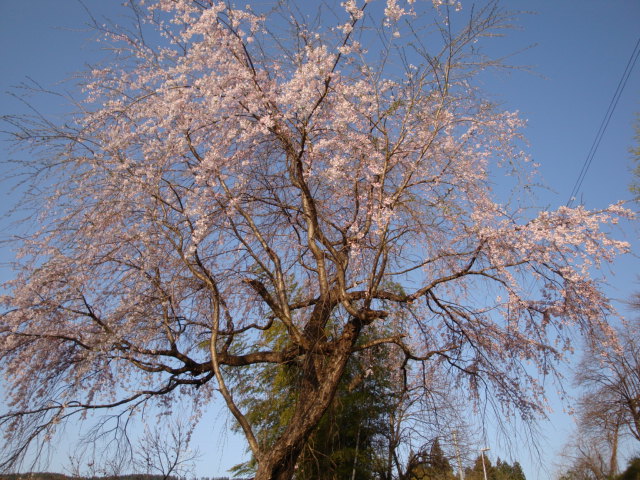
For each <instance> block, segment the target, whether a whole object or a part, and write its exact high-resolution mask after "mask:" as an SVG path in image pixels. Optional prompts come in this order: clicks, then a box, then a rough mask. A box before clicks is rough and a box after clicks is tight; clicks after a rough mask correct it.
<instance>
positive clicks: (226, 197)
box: [0, 0, 627, 480]
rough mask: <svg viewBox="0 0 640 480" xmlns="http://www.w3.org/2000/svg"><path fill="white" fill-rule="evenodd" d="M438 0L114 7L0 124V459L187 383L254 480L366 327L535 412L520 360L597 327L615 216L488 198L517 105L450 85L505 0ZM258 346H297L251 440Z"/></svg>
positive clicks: (292, 440)
mask: <svg viewBox="0 0 640 480" xmlns="http://www.w3.org/2000/svg"><path fill="white" fill-rule="evenodd" d="M329 3H330V2H329ZM458 7H461V6H460V5H458V4H454V3H453V2H448V1H438V0H434V1H433V2H430V1H423V2H413V1H406V2H404V1H400V0H387V1H386V3H385V2H382V1H379V2H376V1H369V0H367V1H356V0H347V1H345V2H343V3H341V4H340V5H338V3H335V4H331V3H330V5H328V6H327V5H324V4H322V5H321V6H319V7H318V10H317V12H316V13H317V14H313V15H310V14H308V13H304V8H303V5H302V2H301V3H300V4H296V3H295V2H293V1H291V2H277V3H275V2H274V5H271V6H264V5H263V4H262V3H260V5H256V6H255V7H252V6H248V7H247V8H236V7H234V6H233V5H231V4H230V3H227V2H223V1H219V2H218V1H213V0H149V1H146V2H139V3H137V2H132V11H133V13H134V22H133V25H132V28H131V29H129V30H120V31H112V30H109V29H108V28H106V27H105V31H104V34H105V36H106V37H107V40H108V42H109V45H110V46H111V48H113V52H114V58H113V60H112V61H111V62H109V63H106V64H105V65H102V66H96V67H94V68H92V69H91V70H90V71H89V72H87V73H86V76H85V78H84V83H83V85H82V87H83V90H82V91H83V94H84V102H82V103H80V104H79V105H78V108H77V113H76V114H75V115H74V116H72V117H71V118H70V119H68V121H67V122H65V123H63V124H56V123H53V122H51V121H48V120H47V119H46V118H44V117H42V116H37V115H36V116H33V117H23V118H14V117H7V118H5V120H7V121H8V122H9V123H10V124H11V125H13V126H14V129H13V134H14V138H15V139H16V140H17V141H18V142H20V143H21V144H22V145H24V146H25V147H28V148H32V149H33V150H32V151H33V152H35V153H34V156H33V159H32V160H31V161H30V162H28V165H26V166H24V168H25V171H26V172H28V173H32V177H31V180H32V181H33V182H32V183H31V185H32V190H30V193H31V195H30V196H29V195H28V196H27V198H26V199H25V203H24V204H23V207H24V208H27V207H28V206H29V205H31V206H32V207H33V209H34V212H35V213H34V214H35V215H37V218H38V219H39V222H40V224H41V228H39V229H35V230H34V231H31V232H30V233H29V234H28V235H26V236H21V238H20V239H18V240H17V242H18V246H19V248H20V255H21V256H20V258H19V261H18V262H17V263H16V265H15V267H16V273H15V276H14V278H13V279H12V280H10V281H9V282H7V283H6V284H5V285H4V289H5V291H6V292H8V293H6V294H5V295H4V296H3V297H2V304H3V305H4V312H3V313H2V316H1V317H0V368H1V369H2V370H3V372H4V374H5V378H6V379H7V382H6V390H7V396H8V399H9V406H8V409H6V410H5V411H3V413H2V414H1V416H0V425H1V426H2V428H3V429H4V432H5V434H6V438H7V442H8V443H7V445H6V447H5V449H4V450H3V454H2V455H3V460H2V462H3V463H2V464H3V465H5V466H6V465H10V464H12V463H15V462H16V461H18V460H20V458H22V457H23V456H24V454H25V453H26V452H27V448H28V445H29V444H30V443H32V442H34V441H35V442H37V441H48V440H49V439H50V438H51V435H53V433H54V432H55V429H56V426H57V425H59V424H60V423H62V422H64V421H65V420H66V419H68V418H70V417H72V416H77V415H81V414H83V413H85V412H87V411H98V412H100V411H109V412H112V411H115V413H114V416H111V417H108V418H111V419H114V418H115V419H119V418H121V415H130V414H132V413H134V412H136V411H138V410H140V409H141V408H143V407H144V406H145V405H147V404H149V403H153V404H155V405H157V406H158V407H159V408H161V409H163V410H164V411H166V412H170V411H171V408H172V405H173V404H174V402H177V401H185V400H188V401H190V402H192V404H193V409H192V411H193V416H192V418H191V420H190V421H191V422H192V424H195V423H196V422H197V421H198V418H199V415H200V413H201V412H202V410H203V409H205V408H207V406H208V405H209V404H210V402H211V401H212V397H213V396H214V395H216V394H218V393H220V395H221V396H222V397H223V398H224V400H225V403H226V405H227V407H228V409H229V411H230V413H231V414H232V415H233V416H234V417H235V419H236V421H237V423H238V425H239V426H240V428H241V430H242V432H243V433H244V435H245V437H246V439H247V442H248V445H249V447H250V449H251V451H252V454H253V456H254V458H255V459H256V462H257V471H256V477H255V478H256V480H266V479H289V478H291V476H292V475H293V472H294V471H295V468H296V465H297V461H298V459H299V457H300V455H301V453H302V451H303V450H304V448H305V445H306V444H307V441H308V439H309V438H310V436H311V435H312V432H313V431H314V430H315V429H316V428H317V427H318V425H319V423H320V421H321V419H322V418H323V415H324V414H325V412H326V411H327V409H328V408H330V406H331V404H332V402H333V400H334V398H335V396H336V391H337V390H338V387H339V385H340V382H341V380H342V379H343V377H344V375H345V372H347V371H348V367H347V366H348V363H349V360H350V359H351V358H353V357H354V355H356V354H358V355H360V354H361V355H363V356H365V357H366V355H371V354H372V353H371V352H373V351H374V349H375V348H377V347H379V346H380V345H387V346H389V348H391V349H394V350H395V351H396V352H397V353H398V358H399V359H400V360H399V361H398V362H396V364H395V367H394V369H393V370H392V371H390V373H389V375H395V376H396V378H397V379H399V380H401V381H402V382H403V383H404V384H405V385H407V386H410V387H412V388H420V389H421V390H420V391H421V392H422V394H423V395H425V396H426V395H428V394H429V392H430V384H429V382H430V379H432V378H434V377H437V378H438V379H439V380H440V381H444V382H446V384H447V385H448V387H449V389H450V390H456V391H458V392H459V394H460V395H465V396H467V397H468V398H469V399H470V401H471V402H472V403H473V402H477V401H480V400H482V398H483V395H484V393H485V392H486V391H491V392H492V396H491V398H495V399H496V402H497V404H496V405H495V406H496V408H502V407H498V405H501V406H503V407H504V408H505V411H517V412H519V414H520V415H521V417H522V418H523V419H524V420H525V421H532V420H533V419H535V418H536V416H537V415H539V414H541V413H542V412H543V400H544V391H543V389H542V387H541V386H540V383H538V382H537V381H536V376H537V375H538V374H540V375H547V374H550V373H551V372H552V371H553V368H554V365H556V364H557V362H558V361H560V360H561V359H562V358H563V352H564V351H565V350H570V349H571V338H572V334H573V332H574V327H577V328H579V329H581V330H582V331H583V332H584V333H586V334H587V335H596V334H598V332H605V333H606V332H607V331H608V328H609V327H608V325H607V323H606V320H605V317H606V314H607V313H608V311H609V309H610V306H609V302H608V300H607V298H606V297H605V296H604V295H603V293H602V292H601V290H600V287H599V284H598V280H597V277H594V275H595V274H596V269H597V267H599V266H600V265H601V264H602V263H603V262H609V261H611V260H612V259H613V258H614V256H615V255H617V254H618V253H620V252H623V251H625V250H626V249H627V245H626V244H625V243H624V242H619V241H616V240H614V239H612V238H610V237H609V236H608V235H607V234H606V232H605V231H604V230H603V228H602V226H603V225H605V224H608V223H611V222H615V220H616V218H617V217H618V216H620V215H625V214H626V213H625V210H624V209H622V208H621V207H620V206H618V205H613V206H611V207H608V208H606V209H603V210H600V211H588V210H586V209H584V208H582V207H577V208H567V207H561V208H559V209H557V210H553V211H551V210H543V211H536V210H535V209H530V208H527V207H528V206H529V204H528V203H526V202H527V197H526V196H524V195H521V194H520V193H521V192H520V193H518V192H515V193H514V194H513V195H511V196H509V198H511V199H513V200H508V199H507V198H506V197H507V196H506V195H499V194H498V193H496V192H494V187H493V186H494V184H495V181H496V179H499V178H504V177H503V176H504V175H510V176H511V177H510V178H513V177H517V178H521V180H522V181H523V182H524V183H527V181H528V180H527V179H528V175H529V172H530V170H531V169H532V166H531V164H530V162H529V161H528V159H527V158H526V155H525V154H524V153H523V152H522V143H521V132H520V130H521V128H522V126H523V121H522V120H521V119H520V118H519V117H518V115H517V114H516V113H514V112H505V111H501V110H500V109H499V108H497V107H496V106H495V105H493V104H491V103H490V102H488V101H487V100H486V99H485V98H484V97H483V96H482V94H481V92H480V91H479V90H478V89H477V88H476V86H475V85H474V79H475V77H476V75H477V74H478V73H479V72H481V71H482V70H483V69H485V68H489V67H492V66H494V65H496V63H497V62H494V61H492V60H490V59H487V58H486V57H483V56H482V55H481V50H479V48H478V47H479V45H481V43H482V42H480V44H478V45H477V44H476V42H478V41H481V40H482V39H483V37H487V36H492V35H494V33H495V32H497V31H500V30H501V29H502V28H503V27H505V26H506V25H508V24H509V22H510V21H511V19H512V17H511V15H510V14H508V13H507V12H505V11H504V10H502V9H501V8H500V7H499V6H498V5H497V4H496V3H494V2H488V3H485V4H483V5H479V6H476V7H474V8H467V9H466V10H465V9H464V8H458ZM156 41H157V43H156ZM515 184H516V185H518V182H515ZM43 192H45V193H43ZM29 201H31V202H32V203H31V204H29V203H27V202H29ZM605 230H606V229H605ZM276 330H277V331H278V332H283V335H285V338H284V339H283V341H281V342H279V343H278V344H277V345H273V344H272V342H271V341H270V338H271V339H272V338H273V335H272V333H271V332H273V331H276ZM602 338H607V336H606V335H603V336H602ZM274 365H295V366H296V367H295V369H292V371H294V372H295V375H296V379H295V385H296V391H295V392H294V393H295V395H294V404H293V407H292V408H291V409H290V411H289V412H288V414H287V416H286V418H282V419H281V420H280V424H279V425H278V427H279V428H278V434H277V435H276V436H275V437H274V436H270V435H266V436H265V435H262V434H261V433H260V432H261V428H263V424H262V423H261V422H259V421H258V422H255V421H253V419H252V418H251V415H248V414H247V412H246V410H244V409H243V406H242V392H243V388H241V387H242V386H243V385H247V384H249V385H250V384H251V382H257V381H260V378H261V377H260V374H259V373H258V374H256V372H260V371H264V372H266V371H269V369H271V368H273V366H274ZM425 371H429V372H435V371H437V372H438V373H437V375H430V374H429V375H426V374H425ZM245 391H246V390H245ZM125 423H126V422H125Z"/></svg>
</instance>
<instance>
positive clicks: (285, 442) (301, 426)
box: [254, 323, 360, 480]
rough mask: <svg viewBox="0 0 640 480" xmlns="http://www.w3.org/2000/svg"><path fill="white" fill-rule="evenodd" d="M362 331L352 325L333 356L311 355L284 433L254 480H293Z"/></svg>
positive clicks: (263, 459)
mask: <svg viewBox="0 0 640 480" xmlns="http://www.w3.org/2000/svg"><path fill="white" fill-rule="evenodd" d="M359 333H360V327H359V326H357V325H354V324H353V323H349V324H348V325H347V326H346V327H345V331H344V333H343V335H342V336H341V338H340V340H339V341H338V344H337V347H336V348H335V350H334V351H333V352H331V353H330V354H320V353H319V354H313V353H310V354H308V355H307V357H306V358H305V362H304V366H303V381H302V391H301V392H300V396H299V397H298V402H297V405H296V408H295V411H294V413H293V415H292V417H291V420H290V422H289V425H288V426H287V428H286V429H285V431H284V433H283V434H282V435H281V436H280V437H279V438H278V439H277V440H276V441H275V443H274V444H273V445H272V446H271V447H270V448H269V450H268V451H266V452H263V453H262V455H261V456H260V458H259V459H258V470H257V472H256V476H255V477H254V480H290V479H291V478H292V477H293V474H294V472H295V468H296V463H297V460H298V457H299V456H300V453H301V452H302V449H303V448H304V446H305V444H306V442H307V440H308V438H309V436H310V435H311V433H312V432H313V430H314V429H315V428H316V426H317V425H318V423H319V422H320V419H321V418H322V416H323V415H324V412H325V411H326V410H327V408H328V407H329V405H330V404H331V402H332V400H333V397H334V395H335V393H336V390H337V388H338V384H339V382H340V378H341V377H342V374H343V372H344V369H345V366H346V364H347V361H348V360H349V357H350V355H351V349H352V347H353V345H354V344H355V342H356V340H357V338H358V335H359Z"/></svg>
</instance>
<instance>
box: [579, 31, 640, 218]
mask: <svg viewBox="0 0 640 480" xmlns="http://www.w3.org/2000/svg"><path fill="white" fill-rule="evenodd" d="M638 56H640V38H638V41H637V42H636V46H635V48H634V49H633V53H631V57H629V61H628V62H627V66H626V67H625V69H624V72H623V73H622V77H621V78H620V81H619V82H618V86H617V88H616V91H615V93H614V94H613V98H612V99H611V101H610V102H609V107H608V108H607V111H606V113H605V114H604V118H603V119H602V122H601V123H600V128H599V129H598V133H596V138H595V139H594V140H593V143H592V144H591V149H590V150H589V153H588V154H587V158H586V159H585V161H584V163H583V165H582V169H581V170H580V174H579V175H578V178H577V180H576V183H575V184H574V185H573V189H572V190H571V194H570V195H569V200H568V201H567V207H570V206H571V205H572V204H573V201H574V200H575V198H576V196H577V195H578V192H580V188H582V182H584V179H585V177H586V176H587V171H588V170H589V167H590V166H591V162H592V161H593V157H594V156H595V154H596V151H597V150H598V147H599V146H600V142H601V141H602V137H604V132H605V131H606V130H607V126H608V125H609V120H611V116H612V115H613V111H614V110H615V109H616V105H618V101H619V100H620V96H621V95H622V91H623V90H624V87H625V86H626V85H627V80H629V76H630V75H631V71H632V70H633V67H634V66H635V64H636V61H637V60H638Z"/></svg>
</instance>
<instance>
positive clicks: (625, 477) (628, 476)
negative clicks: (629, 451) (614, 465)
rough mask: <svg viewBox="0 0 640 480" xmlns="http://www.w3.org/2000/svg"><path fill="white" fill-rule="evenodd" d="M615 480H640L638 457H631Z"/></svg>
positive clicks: (639, 458)
mask: <svg viewBox="0 0 640 480" xmlns="http://www.w3.org/2000/svg"><path fill="white" fill-rule="evenodd" d="M616 480H640V457H635V458H632V459H631V460H630V461H629V465H628V466H627V468H626V469H625V471H624V472H622V473H621V474H620V475H618V476H617V477H616Z"/></svg>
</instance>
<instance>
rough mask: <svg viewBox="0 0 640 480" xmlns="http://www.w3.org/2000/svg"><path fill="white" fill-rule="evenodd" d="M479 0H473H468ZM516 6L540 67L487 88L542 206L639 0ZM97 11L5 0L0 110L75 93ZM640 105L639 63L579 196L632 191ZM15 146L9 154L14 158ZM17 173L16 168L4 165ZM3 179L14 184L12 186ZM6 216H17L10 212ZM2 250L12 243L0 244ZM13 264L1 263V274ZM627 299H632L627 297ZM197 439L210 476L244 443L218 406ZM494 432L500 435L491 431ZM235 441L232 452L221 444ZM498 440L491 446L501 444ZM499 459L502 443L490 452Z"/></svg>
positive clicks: (626, 276)
mask: <svg viewBox="0 0 640 480" xmlns="http://www.w3.org/2000/svg"><path fill="white" fill-rule="evenodd" d="M120 3H121V2H119V1H117V0H102V1H100V0H86V1H85V4H86V5H87V7H88V8H89V10H91V11H92V12H93V13H94V15H95V16H96V17H97V18H98V19H100V18H101V17H102V16H105V17H109V18H112V19H114V20H115V21H116V22H117V21H118V18H119V16H121V15H122V11H123V10H122V8H121V7H120ZM470 4H471V2H470V1H469V0H467V1H465V0H463V7H464V8H469V6H470ZM503 5H504V6H506V7H507V8H508V9H513V10H518V11H530V12H531V13H527V14H523V15H521V16H520V17H519V21H518V22H517V28H516V29H514V30H512V31H509V32H506V38H503V39H497V40H492V41H491V47H490V48H491V49H492V50H495V51H496V52H499V53H501V54H508V53H513V52H517V51H520V53H518V54H517V55H515V56H514V57H512V58H511V59H510V62H511V63H512V64H514V65H516V66H521V67H529V68H528V70H529V72H527V71H525V70H526V69H524V68H523V69H520V70H518V69H515V70H510V71H504V72H502V73H500V74H499V75H495V74H491V75H485V76H483V78H482V81H483V83H484V85H483V87H484V88H485V89H486V91H487V92H488V94H489V95H490V96H491V98H492V99H493V100H494V101H496V102H499V103H502V104H504V106H505V108H508V109H512V110H513V109H515V110H519V111H520V112H521V115H522V116H523V117H524V118H526V119H528V121H529V123H528V127H527V129H526V130H525V135H526V137H527V139H528V141H529V144H530V147H529V149H528V151H529V153H530V154H531V156H532V157H533V159H534V161H535V162H537V163H539V164H540V174H541V181H542V182H543V183H544V184H545V185H546V186H547V187H548V190H542V191H541V192H540V194H539V197H538V198H539V206H540V207H541V208H546V207H549V208H556V207H558V206H560V205H564V204H565V203H566V202H567V200H568V198H569V194H570V192H571V189H572V187H573V185H574V182H575V181H576V179H577V176H578V174H579V172H580V169H581V168H582V165H583V162H584V161H585V158H586V156H587V153H588V151H589V149H590V147H591V144H592V142H593V140H594V138H595V135H596V132H597V130H598V127H599V125H600V122H601V120H602V118H603V116H604V114H605V111H606V110H607V107H608V105H609V102H610V100H611V97H612V95H613V93H614V91H615V89H616V86H617V85H618V81H619V80H620V77H621V75H622V72H623V70H624V68H625V66H626V64H627V60H628V59H629V56H630V55H631V52H632V50H633V47H634V45H635V44H636V42H637V40H638V36H639V35H640V28H639V25H640V2H639V1H638V0H528V1H526V0H505V1H504V2H503ZM87 21H88V16H87V13H86V12H85V10H84V9H83V7H82V5H81V4H80V2H78V1H76V0H20V1H11V0H0V94H1V95H0V114H9V113H17V112H21V111H24V105H23V104H22V103H20V102H19V101H17V100H16V99H15V98H13V97H11V96H9V95H7V94H5V92H6V91H8V90H10V87H12V86H16V85H19V84H20V83H22V82H24V81H27V79H28V78H31V79H33V80H35V81H37V82H38V83H40V84H41V85H42V86H43V87H45V88H52V89H55V90H60V91H68V92H70V93H73V90H72V88H71V86H72V84H64V83H61V82H62V81H64V80H67V79H70V78H72V77H73V74H74V72H77V71H79V70H82V69H83V68H84V66H85V64H86V63H87V62H93V61H95V59H96V58H98V57H99V56H100V55H101V53H100V50H99V45H98V46H96V45H95V44H94V43H93V42H92V41H91V39H92V38H93V37H94V36H95V35H94V33H92V32H91V31H90V30H89V29H88V28H87V27H86V23H87ZM35 103H36V105H38V107H39V108H40V110H41V111H42V112H44V113H46V114H49V115H53V116H55V115H57V114H60V113H61V112H63V111H64V101H63V100H62V99H61V98H59V97H58V98H56V99H48V100H43V99H38V100H37V101H36V102H35ZM638 112H640V65H636V68H635V70H634V71H633V72H632V74H631V77H630V79H629V81H628V83H627V85H626V89H625V91H624V93H623V95H622V97H621V99H620V101H619V103H618V105H617V109H616V111H615V113H614V115H613V117H612V119H611V122H610V124H609V126H608V130H607V132H606V134H605V136H604V138H603V140H602V143H601V144H600V147H599V150H598V152H597V154H596V156H595V158H594V160H593V163H592V165H591V167H590V169H589V171H588V173H587V176H586V178H585V181H584V183H583V185H582V188H581V190H580V192H579V193H578V196H577V197H578V202H582V203H584V204H585V205H586V206H587V207H589V208H599V207H604V206H606V205H608V204H609V203H612V202H615V201H617V200H621V199H628V198H629V197H630V194H629V193H628V189H627V187H628V184H629V182H630V180H631V175H630V168H631V165H632V163H631V160H630V155H629V153H628V149H629V147H631V146H632V145H633V142H634V141H633V123H634V122H635V121H636V118H637V113H638ZM5 150H6V148H5V146H4V145H3V147H2V148H1V149H0V158H1V159H4V158H7V156H8V154H7V153H6V151H5ZM1 168H2V169H3V170H2V174H3V175H7V174H8V173H9V172H7V171H6V167H4V166H3V167H1ZM3 188H4V186H3ZM0 198H1V200H0V211H1V212H4V211H6V210H7V209H8V206H9V204H10V203H11V201H12V198H13V197H11V196H6V195H2V196H1V197H0ZM0 225H2V226H6V222H3V223H1V224H0ZM616 235H617V236H618V237H620V238H624V239H626V240H627V241H629V242H631V243H632V245H633V248H634V251H635V252H636V253H637V252H638V251H640V250H639V249H638V246H639V245H638V244H639V242H638V240H637V239H638V229H637V222H634V223H628V224H625V225H623V226H622V228H621V229H620V231H619V232H617V233H616ZM0 256H1V258H0V260H1V261H6V260H7V259H8V258H9V253H8V252H7V251H6V250H1V251H0ZM639 266H640V261H639V260H638V257H637V255H632V256H627V257H626V258H625V259H624V260H622V261H619V262H617V263H616V264H615V265H614V266H613V267H612V268H611V271H610V272H608V281H609V284H610V294H611V295H612V296H613V297H614V298H616V299H619V300H624V299H625V298H627V297H628V296H629V294H630V293H631V292H633V291H634V290H640V284H639V283H638V281H637V273H638V271H640V269H639V268H638V267H639ZM8 275H9V272H8V270H7V269H6V268H5V269H1V270H0V279H2V280H4V279H6V278H7V276H8ZM621 309H622V310H624V307H621ZM552 406H553V407H554V409H555V413H554V414H552V415H551V421H550V422H544V423H542V424H541V425H540V430H541V432H542V440H541V451H542V452H543V454H544V456H543V459H542V460H543V462H544V463H545V464H546V466H547V468H548V470H542V469H540V467H539V463H537V462H536V461H535V459H533V460H532V459H530V458H529V455H528V453H527V451H526V449H523V450H522V451H520V452H513V454H514V458H516V459H518V460H520V461H521V463H522V464H523V465H524V467H525V469H526V474H527V478H528V479H530V480H535V479H537V478H540V479H542V478H548V477H549V476H550V474H551V472H552V471H553V461H554V457H555V454H556V453H558V452H559V450H560V448H561V447H562V444H563V443H564V441H565V438H566V435H567V433H568V432H569V430H570V428H571V421H572V420H571V419H570V418H569V417H568V416H567V415H566V414H565V413H563V407H562V406H561V405H559V404H558V403H557V401H554V400H552ZM211 418H212V419H217V420H216V422H215V423H217V425H218V428H217V430H216V429H215V428H214V425H213V420H212V422H211V423H207V424H203V425H202V426H201V427H200V428H199V430H198V431H197V435H196V440H197V441H198V442H200V443H201V445H200V451H201V452H202V454H203V457H202V458H203V460H202V461H201V462H200V464H199V466H198V474H199V475H201V476H202V475H206V476H212V475H223V474H225V473H226V472H225V470H226V468H227V467H228V466H229V465H232V464H234V463H236V462H237V460H238V458H239V456H240V455H241V453H242V451H243V449H244V446H243V444H242V443H241V442H240V441H239V440H238V439H237V438H234V437H233V436H231V435H228V434H226V433H225V430H226V429H225V425H224V421H225V416H224V414H223V415H217V414H212V415H211ZM487 441H488V442H490V443H492V442H495V440H494V439H492V438H491V437H489V438H487ZM222 446H224V447H225V449H224V458H223V457H222V456H221V455H220V453H219V452H221V447H222ZM490 446H491V445H490ZM489 453H490V456H491V457H492V458H493V459H494V460H495V456H496V455H501V456H503V457H505V456H506V457H507V458H508V457H509V455H508V454H506V453H501V449H500V448H499V447H497V446H496V447H494V448H492V450H491V451H490V452H489ZM52 458H53V463H52V465H51V469H52V470H55V469H56V468H58V469H59V468H60V461H64V458H61V457H56V456H54V457H52Z"/></svg>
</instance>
